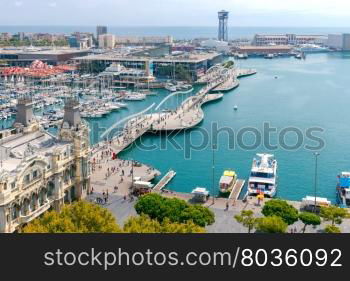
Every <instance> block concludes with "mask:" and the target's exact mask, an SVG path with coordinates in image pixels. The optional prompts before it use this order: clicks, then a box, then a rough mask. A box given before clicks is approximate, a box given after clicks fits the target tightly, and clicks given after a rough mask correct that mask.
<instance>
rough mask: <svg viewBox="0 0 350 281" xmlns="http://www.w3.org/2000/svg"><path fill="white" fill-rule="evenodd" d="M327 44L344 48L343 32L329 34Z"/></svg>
mask: <svg viewBox="0 0 350 281" xmlns="http://www.w3.org/2000/svg"><path fill="white" fill-rule="evenodd" d="M327 46H328V47H330V48H332V49H336V50H342V49H343V34H329V35H328V40H327Z"/></svg>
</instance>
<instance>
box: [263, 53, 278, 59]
mask: <svg viewBox="0 0 350 281" xmlns="http://www.w3.org/2000/svg"><path fill="white" fill-rule="evenodd" d="M274 57H275V55H274V54H267V55H265V56H264V58H265V59H273V58H274Z"/></svg>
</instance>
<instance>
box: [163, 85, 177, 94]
mask: <svg viewBox="0 0 350 281" xmlns="http://www.w3.org/2000/svg"><path fill="white" fill-rule="evenodd" d="M165 89H167V90H168V91H170V92H176V91H177V88H176V86H175V85H173V84H171V83H167V84H166V85H165Z"/></svg>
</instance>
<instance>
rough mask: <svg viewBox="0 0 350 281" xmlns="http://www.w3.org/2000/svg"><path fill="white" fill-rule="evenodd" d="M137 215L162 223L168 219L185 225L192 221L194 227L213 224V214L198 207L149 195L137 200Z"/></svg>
mask: <svg viewBox="0 0 350 281" xmlns="http://www.w3.org/2000/svg"><path fill="white" fill-rule="evenodd" d="M135 210H136V212H137V213H138V214H146V215H148V216H149V217H150V218H151V219H156V220H158V221H159V222H163V220H164V219H166V218H168V219H169V220H170V222H177V223H185V222H187V221H193V222H194V223H195V224H196V225H199V226H202V227H204V226H206V225H210V224H213V223H214V222H215V217H214V213H213V212H212V211H211V210H209V209H208V208H205V207H203V206H200V205H190V204H188V203H187V202H185V201H184V200H180V199H177V198H166V197H163V196H161V195H159V194H155V193H151V194H147V195H144V196H142V197H141V198H139V200H138V201H137V203H136V205H135Z"/></svg>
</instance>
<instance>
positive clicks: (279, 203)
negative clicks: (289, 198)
mask: <svg viewBox="0 0 350 281" xmlns="http://www.w3.org/2000/svg"><path fill="white" fill-rule="evenodd" d="M262 213H263V214H264V216H266V217H271V216H278V217H280V218H282V219H283V221H284V222H285V223H287V224H288V225H292V224H293V223H295V222H296V221H298V219H299V216H298V210H297V209H296V208H294V207H293V206H292V205H289V204H288V203H287V202H286V201H284V200H280V199H274V200H270V201H268V202H266V204H265V205H264V207H263V209H262Z"/></svg>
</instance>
